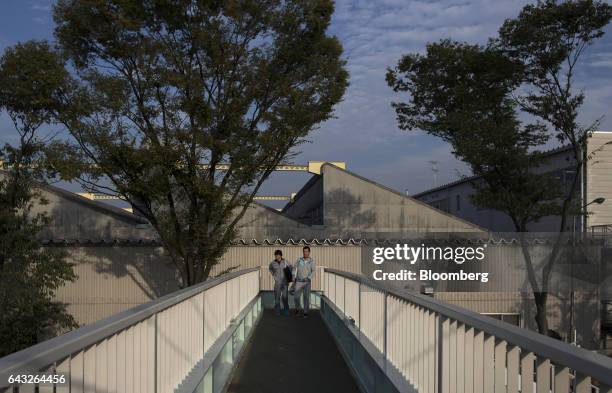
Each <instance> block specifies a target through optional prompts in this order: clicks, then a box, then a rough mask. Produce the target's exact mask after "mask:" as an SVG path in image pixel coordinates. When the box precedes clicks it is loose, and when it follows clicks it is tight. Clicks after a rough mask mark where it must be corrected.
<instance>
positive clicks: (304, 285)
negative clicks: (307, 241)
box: [293, 246, 316, 317]
mask: <svg viewBox="0 0 612 393" xmlns="http://www.w3.org/2000/svg"><path fill="white" fill-rule="evenodd" d="M302 254H303V255H304V256H302V257H300V258H298V260H297V262H296V263H295V266H294V268H293V269H294V274H293V276H294V277H295V282H294V283H293V289H294V290H295V294H294V296H293V299H294V300H295V307H296V312H298V313H299V311H300V308H302V307H301V301H300V297H301V296H303V297H304V308H303V309H302V311H303V312H304V317H308V311H309V310H310V284H311V282H312V276H313V275H314V272H315V267H316V266H315V261H314V259H313V258H312V257H311V256H310V247H308V246H304V248H302Z"/></svg>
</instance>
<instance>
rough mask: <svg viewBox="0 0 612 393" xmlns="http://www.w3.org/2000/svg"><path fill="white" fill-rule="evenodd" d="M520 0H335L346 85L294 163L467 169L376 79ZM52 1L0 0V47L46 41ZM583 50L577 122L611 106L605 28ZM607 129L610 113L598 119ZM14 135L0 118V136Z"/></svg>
mask: <svg viewBox="0 0 612 393" xmlns="http://www.w3.org/2000/svg"><path fill="white" fill-rule="evenodd" d="M526 3H527V2H526V1H519V0H517V1H514V0H498V1H485V0H473V1H472V0H466V1H461V0H457V1H450V0H441V1H410V0H337V1H336V12H335V14H334V17H333V21H332V26H331V31H330V32H331V33H332V34H335V35H337V36H338V37H339V38H340V40H341V42H342V44H343V46H344V50H345V53H344V56H345V58H346V59H347V61H348V71H349V73H350V83H351V85H350V87H349V89H348V91H347V93H346V95H345V97H344V100H343V102H342V103H340V104H339V105H338V106H337V107H336V111H335V116H336V118H335V119H333V120H331V121H328V122H327V123H325V124H322V125H321V127H320V129H319V130H317V131H315V132H313V133H312V135H311V137H310V140H311V143H308V144H305V145H302V146H300V150H301V154H300V155H299V156H298V157H297V158H296V159H295V160H294V161H295V162H296V163H302V162H306V161H308V160H330V161H332V160H334V161H346V162H347V166H348V168H349V169H351V170H353V171H355V172H357V173H359V174H361V175H363V176H365V177H368V178H371V179H372V180H375V181H378V182H380V183H382V184H385V185H387V186H389V187H392V188H394V189H396V190H399V191H403V190H405V189H407V190H408V192H410V193H416V192H419V191H422V190H425V189H427V188H430V187H431V186H432V185H433V176H432V172H431V164H429V161H431V160H435V161H438V168H439V171H440V172H439V175H438V183H445V182H448V181H451V180H454V179H456V178H457V177H459V176H460V175H461V174H467V170H466V168H465V166H464V165H463V164H462V163H460V162H457V161H456V160H455V159H454V158H453V157H452V156H451V154H450V149H449V147H448V146H447V145H446V144H445V143H443V142H441V141H439V140H438V139H436V138H434V137H430V136H428V135H425V134H423V133H420V132H411V133H408V132H405V131H401V130H399V129H398V128H397V125H396V120H395V114H394V112H393V110H392V108H391V106H390V102H391V101H393V100H397V99H399V98H400V96H397V95H395V94H394V93H393V92H392V91H391V90H390V89H389V88H388V87H387V85H386V83H385V79H384V78H385V70H386V68H387V67H388V66H393V65H394V64H395V63H396V62H397V60H398V59H399V58H400V56H401V55H402V54H404V53H408V52H420V51H423V50H424V48H425V44H426V43H427V42H429V41H436V40H438V39H441V38H447V37H450V38H452V39H455V40H459V41H468V42H485V41H486V39H487V38H488V37H490V36H493V35H495V34H496V31H497V29H498V27H499V26H500V24H501V23H502V22H503V21H504V19H506V18H509V17H514V16H516V15H517V14H518V12H519V10H520V9H521V8H522V6H523V5H525V4H526ZM51 4H52V2H51V1H44V0H23V1H18V0H4V1H2V2H1V3H0V49H3V48H5V47H6V46H9V45H13V44H15V43H16V42H18V41H24V40H28V39H52V32H53V21H52V19H51ZM607 31H608V35H606V36H605V37H604V39H603V40H600V41H599V42H598V43H597V44H596V45H595V46H594V47H592V48H590V50H589V52H588V53H587V55H586V57H585V58H584V64H583V66H582V67H581V69H580V74H579V75H578V87H579V88H581V89H583V90H584V92H585V94H586V96H587V101H586V103H585V106H584V108H583V111H582V116H581V120H582V121H583V122H585V123H590V122H591V121H593V120H594V119H597V118H599V117H601V116H607V115H608V113H609V111H610V110H609V109H610V107H611V106H612V29H611V28H608V29H607ZM600 128H601V129H604V130H612V117H605V118H604V119H603V122H602V125H601V127H600ZM12 135H14V131H13V128H12V125H11V124H10V122H9V121H7V119H6V116H2V117H0V139H2V140H7V139H10V138H11V136H12ZM307 179H308V175H307V174H303V175H301V174H286V173H279V174H277V175H274V176H273V178H272V179H271V180H270V181H269V182H268V184H266V185H265V186H264V189H263V190H262V193H263V194H268V195H271V194H275V195H276V194H281V195H287V194H289V193H290V192H294V191H297V190H298V189H299V187H300V186H301V185H302V184H303V183H304V182H305V181H306V180H307Z"/></svg>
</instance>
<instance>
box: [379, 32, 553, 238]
mask: <svg viewBox="0 0 612 393" xmlns="http://www.w3.org/2000/svg"><path fill="white" fill-rule="evenodd" d="M523 73H524V67H523V65H522V64H521V63H520V62H517V61H513V60H511V59H509V58H508V57H507V56H505V55H504V54H503V53H502V52H500V51H499V50H497V49H496V48H494V47H492V46H480V45H468V44H464V43H458V42H453V41H449V40H442V41H440V42H438V43H431V44H429V45H427V51H426V53H425V54H424V55H421V54H409V55H406V56H404V57H403V58H402V59H401V60H400V62H399V64H398V65H397V67H396V68H395V69H390V70H389V71H388V73H387V82H388V83H389V85H390V86H391V87H392V88H393V89H394V90H395V91H396V92H400V91H401V92H404V91H405V92H408V93H409V94H410V97H411V99H410V101H409V102H396V103H393V106H394V108H395V109H396V112H397V115H398V122H399V125H400V127H401V128H403V129H408V130H413V129H421V130H424V131H426V132H428V133H429V134H431V135H435V136H437V137H440V138H442V139H443V140H445V141H447V142H449V143H450V144H451V146H452V147H453V153H454V154H455V156H457V157H458V158H459V159H461V160H462V161H464V162H466V163H467V164H468V165H469V166H470V169H471V171H472V173H473V174H474V175H477V176H480V177H481V179H482V181H478V182H474V183H473V186H474V187H475V188H476V193H475V194H474V197H473V200H474V202H475V203H476V204H477V205H478V206H481V207H484V208H491V209H496V210H500V211H503V212H505V213H506V214H508V215H509V216H510V217H511V219H512V220H513V222H514V223H515V225H516V227H517V229H518V228H520V229H519V230H523V231H524V230H526V225H527V224H528V223H529V222H534V221H537V220H539V219H540V218H542V217H544V216H547V215H550V214H552V213H554V212H556V209H557V207H558V206H557V203H556V202H555V200H556V198H558V197H559V187H558V184H556V182H555V180H554V179H552V178H550V177H548V176H544V175H541V174H537V173H534V168H537V167H538V166H539V165H540V164H541V160H542V154H541V153H539V152H537V151H535V150H534V148H537V147H539V146H541V145H542V144H544V143H545V142H546V140H547V135H546V130H545V128H544V127H543V126H542V125H541V124H538V123H536V124H528V125H522V124H521V122H520V121H519V120H518V119H517V111H516V106H517V105H516V103H515V102H514V100H513V98H512V93H513V92H514V91H515V90H516V89H517V88H518V86H520V84H521V82H522V78H523Z"/></svg>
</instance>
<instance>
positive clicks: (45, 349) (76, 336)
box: [0, 267, 259, 386]
mask: <svg viewBox="0 0 612 393" xmlns="http://www.w3.org/2000/svg"><path fill="white" fill-rule="evenodd" d="M258 270H259V267H255V268H250V269H244V270H241V271H238V272H233V273H228V274H224V275H222V276H220V277H216V278H213V279H210V280H207V281H205V282H203V283H200V284H196V285H193V286H191V287H188V288H184V289H181V290H178V291H176V292H173V293H170V294H168V295H166V296H162V297H160V298H158V299H155V300H152V301H150V302H148V303H144V304H141V305H138V306H136V307H133V308H130V309H129V310H126V311H123V312H120V313H118V314H115V315H112V316H110V317H108V318H105V319H102V320H100V321H97V322H95V323H93V324H90V325H86V326H83V327H81V328H79V329H76V330H73V331H70V332H68V333H66V334H63V335H61V336H58V337H55V338H52V339H50V340H47V341H44V342H42V343H39V344H36V345H34V346H31V347H29V348H26V349H24V350H22V351H19V352H15V353H13V354H10V355H8V356H5V357H3V358H0V386H2V385H1V384H3V383H6V380H7V378H8V376H9V375H10V374H15V373H23V372H24V371H38V370H41V369H42V368H44V367H47V366H49V365H51V364H53V363H54V362H57V361H60V360H62V359H64V358H65V357H67V356H70V355H71V354H72V353H74V352H76V351H78V350H80V349H82V348H86V347H88V346H90V345H93V344H95V343H97V342H99V341H100V340H103V339H105V338H107V337H109V336H111V335H113V334H115V333H117V332H119V331H121V330H123V329H125V328H127V327H129V326H132V325H134V324H136V323H139V322H142V321H144V320H146V319H147V318H149V317H151V316H152V315H153V314H156V313H158V312H160V311H162V310H165V309H167V308H169V307H172V306H174V305H177V304H178V303H181V302H182V301H184V300H185V299H188V298H190V297H193V296H195V295H197V294H199V293H202V292H204V291H206V290H208V289H211V288H213V287H215V286H217V285H219V284H222V283H224V282H226V281H229V280H232V279H234V278H236V277H240V276H242V275H244V274H248V273H251V272H254V271H258Z"/></svg>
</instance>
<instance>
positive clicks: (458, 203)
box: [455, 195, 461, 210]
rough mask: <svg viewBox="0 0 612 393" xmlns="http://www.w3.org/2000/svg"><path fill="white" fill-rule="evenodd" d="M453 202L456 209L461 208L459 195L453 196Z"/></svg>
mask: <svg viewBox="0 0 612 393" xmlns="http://www.w3.org/2000/svg"><path fill="white" fill-rule="evenodd" d="M455 204H456V205H457V206H456V209H457V210H461V195H457V196H455Z"/></svg>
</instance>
